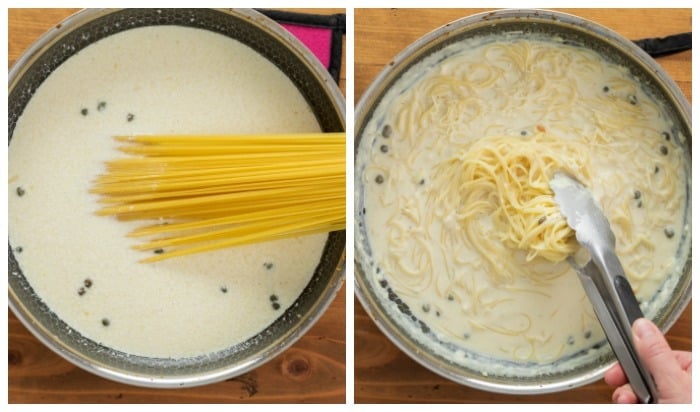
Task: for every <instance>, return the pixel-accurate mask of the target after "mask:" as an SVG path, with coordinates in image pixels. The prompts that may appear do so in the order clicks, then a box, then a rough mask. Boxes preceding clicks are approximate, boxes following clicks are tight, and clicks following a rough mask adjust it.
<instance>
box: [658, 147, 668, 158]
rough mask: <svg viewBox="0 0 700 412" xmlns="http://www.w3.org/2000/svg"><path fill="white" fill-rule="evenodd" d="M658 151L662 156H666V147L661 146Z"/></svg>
mask: <svg viewBox="0 0 700 412" xmlns="http://www.w3.org/2000/svg"><path fill="white" fill-rule="evenodd" d="M659 151H660V152H661V154H662V155H664V156H666V155H667V154H668V147H666V146H661V148H660V149H659Z"/></svg>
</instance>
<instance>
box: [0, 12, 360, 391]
mask: <svg viewBox="0 0 700 412" xmlns="http://www.w3.org/2000/svg"><path fill="white" fill-rule="evenodd" d="M76 11H77V9H9V10H8V20H9V21H8V26H9V28H8V57H9V62H8V68H9V67H12V65H13V64H14V62H15V61H16V60H17V59H18V58H19V56H20V55H21V54H22V53H23V52H24V50H26V48H27V47H29V45H31V44H32V43H33V42H34V41H35V40H36V39H37V38H38V37H39V36H40V35H42V34H43V33H44V32H46V31H47V30H49V29H51V28H52V27H54V26H55V25H56V24H58V23H59V22H60V21H61V20H63V19H64V18H65V17H67V16H69V15H70V14H72V13H74V12H76ZM293 11H294V10H293ZM296 11H303V12H306V13H318V14H333V13H344V12H345V10H344V9H304V10H296ZM343 54H345V53H343ZM340 86H341V90H342V91H343V92H344V91H345V66H344V65H343V67H342V69H341V82H340ZM345 290H346V289H345V287H343V288H342V289H341V290H340V291H339V292H338V295H337V297H336V298H335V300H334V301H333V302H332V303H331V305H330V307H329V308H328V310H327V311H326V313H325V314H324V315H323V316H322V317H321V319H319V321H318V322H317V323H316V324H315V325H314V326H313V327H312V328H311V330H310V331H309V332H308V333H306V334H305V335H304V336H303V337H302V338H301V339H300V340H299V341H298V342H297V343H296V344H294V345H293V346H292V347H291V348H289V349H288V350H287V351H285V352H284V353H282V354H280V355H279V356H277V357H276V358H274V359H272V360H270V361H269V362H267V363H266V364H264V365H262V366H261V367H259V368H257V369H255V370H253V371H251V372H248V373H245V374H243V375H241V376H239V377H236V378H232V379H229V380H227V381H224V382H220V383H216V384H211V385H207V386H203V387H196V388H188V389H178V390H165V389H150V388H139V387H134V386H129V385H124V384H121V383H116V382H112V381H109V380H106V379H103V378H100V377H98V376H96V375H93V374H91V373H88V372H86V371H84V370H82V369H79V368H77V367H75V366H73V365H72V364H71V363H69V362H67V361H65V360H64V359H63V358H61V357H59V356H58V355H56V354H55V353H53V352H52V351H51V350H49V349H48V348H47V347H46V346H44V345H43V344H42V343H40V342H39V341H38V340H37V339H36V338H35V337H34V336H33V335H32V334H31V333H29V331H28V330H27V329H26V328H25V327H24V325H22V323H21V322H20V321H19V320H18V319H17V318H16V317H15V316H14V315H13V314H12V313H11V311H8V313H9V314H8V402H9V403H162V404H172V403H344V402H345V398H346V395H345V394H346V392H345V389H346V368H345V352H346V348H345V321H346V312H345V302H346V292H345Z"/></svg>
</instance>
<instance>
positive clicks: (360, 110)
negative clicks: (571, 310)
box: [354, 10, 691, 394]
mask: <svg viewBox="0 0 700 412" xmlns="http://www.w3.org/2000/svg"><path fill="white" fill-rule="evenodd" d="M506 33H508V34H509V35H511V36H522V37H525V38H527V37H528V36H530V35H533V36H537V35H545V36H556V37H558V38H561V39H563V40H564V41H565V42H567V43H570V44H575V45H578V46H581V47H585V48H588V49H592V50H594V51H596V52H598V53H599V54H601V55H602V56H604V57H605V58H606V59H608V60H609V61H610V62H612V63H615V64H618V65H621V66H624V67H627V68H629V70H630V72H631V73H632V75H634V76H637V77H638V78H639V79H640V81H641V83H642V84H644V85H645V88H646V90H645V91H647V92H648V93H649V94H650V95H651V96H653V98H655V99H657V100H658V102H659V103H660V105H661V106H662V107H665V108H666V110H667V113H668V115H669V118H670V119H672V122H673V124H674V128H675V129H676V131H677V132H678V135H681V136H685V137H686V139H685V140H682V141H680V144H681V145H684V146H685V148H686V149H687V150H686V158H685V168H686V173H687V176H690V175H691V173H690V170H691V161H690V152H691V150H690V144H691V143H690V136H691V114H690V105H689V104H688V101H687V100H686V99H685V97H684V96H683V94H682V93H681V92H680V90H679V89H678V87H677V85H676V84H675V83H674V82H673V81H672V80H671V79H670V78H669V77H668V75H667V74H666V73H665V72H664V70H663V69H662V68H661V67H660V66H659V65H658V64H657V63H656V62H655V61H654V60H653V59H652V58H651V57H649V55H647V54H646V53H645V52H644V51H642V50H641V49H640V48H639V47H638V46H637V45H635V44H634V43H632V42H631V41H629V40H627V39H625V38H623V37H622V36H620V35H618V34H617V33H614V32H613V31H611V30H609V29H607V28H605V27H602V26H600V25H598V24H595V23H593V22H590V21H587V20H584V19H581V18H578V17H576V16H573V15H569V14H564V13H559V12H552V11H544V10H502V11H496V12H489V13H482V14H477V15H474V16H470V17H466V18H464V19H461V20H458V21H455V22H452V23H450V24H447V25H445V26H443V27H441V28H439V29H437V30H435V31H433V32H431V33H428V34H426V35H425V36H424V37H422V38H421V39H419V40H417V41H416V42H414V43H413V44H411V45H410V46H409V47H407V48H406V49H405V50H403V51H402V52H401V53H399V54H398V55H397V56H396V57H395V58H394V59H392V61H391V63H390V64H389V65H388V66H387V67H385V68H384V69H383V71H382V72H381V73H380V74H379V76H378V77H377V78H376V79H375V81H374V82H373V83H372V84H371V85H370V87H369V88H368V90H367V91H366V93H365V94H364V95H363V96H362V98H361V99H360V100H359V102H358V105H357V107H356V111H355V200H354V210H355V219H354V220H355V226H354V248H355V284H354V286H355V293H356V295H357V297H358V299H359V300H360V302H361V303H362V305H363V306H364V308H365V310H366V311H367V313H368V314H369V316H370V317H371V318H372V319H373V320H374V321H375V323H376V324H377V326H378V327H379V329H381V330H382V332H383V333H384V334H386V336H387V337H388V338H389V339H390V340H391V341H392V342H394V343H395V344H396V345H397V346H398V347H399V348H400V349H401V350H403V351H404V352H405V353H406V354H407V355H408V356H410V357H411V358H413V359H414V360H415V361H417V362H418V363H419V364H421V365H423V366H424V367H426V368H428V369H429V370H431V371H433V372H435V373H437V374H439V375H442V376H443V377H445V378H447V379H451V380H453V381H455V382H458V383H461V384H464V385H468V386H472V387H475V388H478V389H483V390H487V391H493V392H500V393H510V394H535V393H547V392H556V391H562V390H566V389H569V388H573V387H577V386H581V385H584V384H587V383H589V382H592V381H595V380H597V379H600V378H601V377H602V375H603V374H604V372H605V371H606V370H607V369H608V368H609V367H610V366H611V365H612V364H613V363H614V361H615V359H614V357H613V355H612V352H611V351H610V349H609V346H607V344H606V343H605V342H600V343H599V344H598V346H597V347H595V345H594V346H592V347H591V348H590V350H587V351H586V352H587V355H585V354H584V355H583V356H588V357H586V358H583V359H584V361H582V362H579V363H577V364H576V365H575V367H567V368H562V370H561V371H559V372H554V373H548V374H540V375H534V376H533V375H530V374H518V373H517V372H515V373H514V372H512V370H511V372H509V373H506V372H503V373H489V374H483V373H482V369H480V368H479V367H478V365H480V364H481V365H488V364H490V363H493V362H499V361H497V360H495V359H492V358H489V357H487V356H483V355H481V354H478V353H468V354H467V355H468V356H469V357H470V358H472V359H474V362H473V365H475V366H474V367H466V366H464V365H460V364H457V363H456V362H454V361H452V360H451V359H450V358H449V357H448V356H445V355H444V352H442V351H441V352H438V351H436V350H434V349H433V348H431V347H430V346H428V345H426V344H424V343H422V342H421V341H420V340H418V339H416V338H415V336H416V335H418V334H420V333H421V331H420V325H418V324H416V321H414V320H412V319H410V316H408V315H407V314H405V313H403V311H402V310H401V308H400V307H399V308H397V306H399V305H400V300H399V301H398V303H397V300H396V299H392V297H391V296H388V295H387V294H388V293H390V292H388V291H387V290H388V289H390V288H388V287H381V286H376V285H377V281H376V279H375V280H374V281H373V277H374V270H373V269H372V270H371V268H372V259H373V257H372V249H371V245H370V242H369V241H368V238H367V231H366V227H367V224H366V221H365V218H364V214H363V213H362V211H363V208H364V187H363V185H364V183H363V180H362V175H363V171H364V168H365V164H363V163H362V162H361V161H359V160H358V159H361V158H362V157H363V156H361V155H362V153H361V150H363V149H362V148H361V147H362V146H361V144H360V142H361V140H362V138H363V134H364V130H365V128H366V127H367V124H368V122H370V119H371V118H372V115H373V112H374V110H376V108H377V106H378V105H379V104H380V103H381V102H382V99H383V97H384V95H385V94H386V93H387V92H388V91H389V90H390V89H391V87H392V86H393V85H394V84H395V83H396V82H397V81H398V79H399V78H400V77H401V76H402V74H404V73H406V71H407V70H409V69H410V68H411V67H413V66H414V65H417V64H419V63H420V62H421V61H422V59H424V58H426V57H427V56H429V55H431V54H432V53H434V52H436V51H438V50H440V49H442V48H444V47H446V46H449V45H452V44H454V43H457V42H460V41H463V40H467V39H470V38H473V37H478V36H482V35H492V34H497V35H505V34H506ZM686 190H687V193H688V194H689V195H688V201H687V203H686V204H685V205H683V207H684V211H683V213H684V216H685V222H686V224H687V225H688V226H687V227H690V219H691V205H690V198H691V196H690V191H691V186H690V178H689V179H688V181H687V182H686ZM682 242H683V244H682V247H681V248H680V249H679V252H678V255H677V259H678V261H679V262H680V263H681V267H682V270H681V275H680V276H679V277H678V278H676V279H670V280H668V281H667V284H665V285H664V288H665V289H666V290H670V291H671V292H670V293H669V294H668V297H667V298H659V299H663V301H662V302H660V304H659V306H660V307H661V308H660V310H659V311H658V314H657V316H656V317H655V318H654V321H655V322H656V323H657V324H658V325H660V327H661V329H662V330H664V331H667V330H668V329H669V328H670V326H671V325H672V324H673V323H674V322H675V321H676V319H677V318H678V317H679V316H680V314H681V313H682V311H683V309H684V308H685V307H686V306H687V304H688V302H689V301H690V298H691V292H690V291H691V272H690V266H691V255H690V249H691V248H690V243H691V239H690V231H689V230H688V231H687V235H685V238H684V239H683V241H682ZM389 286H390V285H389ZM399 320H400V321H399ZM459 349H460V350H462V349H464V348H459ZM511 366H512V367H513V369H517V368H527V367H528V366H527V365H522V364H520V365H515V364H511ZM503 368H504V369H508V368H509V365H508V364H504V366H503ZM487 370H488V368H487Z"/></svg>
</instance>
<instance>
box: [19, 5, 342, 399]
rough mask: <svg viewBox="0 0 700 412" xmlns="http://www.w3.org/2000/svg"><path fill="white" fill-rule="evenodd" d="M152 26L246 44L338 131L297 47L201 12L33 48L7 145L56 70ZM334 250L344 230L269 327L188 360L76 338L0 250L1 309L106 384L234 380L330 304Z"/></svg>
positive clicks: (248, 18) (332, 104) (129, 17)
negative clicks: (4, 285)
mask: <svg viewBox="0 0 700 412" xmlns="http://www.w3.org/2000/svg"><path fill="white" fill-rule="evenodd" d="M153 25H180V26H187V27H194V28H200V29H204V30H208V31H212V32H216V33H219V34H222V35H225V36H227V37H230V38H233V39H235V40H238V41H240V42H241V43H243V44H245V45H248V46H249V47H251V48H252V49H254V50H255V51H257V52H258V53H260V54H261V55H262V56H264V57H265V58H266V59H268V60H269V61H271V62H272V63H273V64H274V65H275V66H276V67H278V68H279V69H280V70H281V71H282V72H283V73H285V74H286V75H287V76H288V77H289V79H291V81H292V82H293V83H294V85H296V87H297V88H298V89H299V91H300V92H301V93H302V95H303V96H304V98H305V99H306V101H307V102H308V104H309V105H310V106H311V108H312V110H313V112H314V114H315V116H316V119H317V121H318V123H319V125H320V127H321V129H322V130H323V131H326V132H338V131H344V129H345V119H344V108H343V107H342V101H341V99H342V96H340V92H339V91H338V90H337V88H336V85H335V84H334V83H333V82H332V79H331V78H330V76H326V75H327V73H323V72H322V68H321V66H320V65H316V66H314V64H315V63H314V64H310V62H313V60H312V59H311V58H310V56H311V57H312V55H311V54H310V52H308V51H307V50H305V49H303V46H300V43H290V39H291V36H289V35H288V34H286V32H284V31H283V29H281V28H279V27H275V26H276V23H274V22H273V21H272V20H269V19H268V18H267V17H265V16H263V15H261V14H259V13H256V12H252V11H232V10H211V9H158V10H156V9H125V10H86V11H83V12H81V13H78V14H77V15H74V16H72V17H71V18H69V19H68V20H66V21H65V22H63V23H61V24H60V25H59V26H57V28H56V29H54V30H53V31H52V32H50V33H49V34H50V35H49V34H47V35H45V37H44V38H42V39H40V40H39V42H38V45H35V46H34V49H33V53H29V54H26V55H25V56H23V58H22V59H20V60H19V61H18V63H17V64H16V67H14V68H13V70H12V71H11V75H10V87H9V96H8V106H9V107H8V117H9V119H8V136H9V140H10V141H11V139H12V135H13V130H14V128H15V125H16V123H17V120H18V118H19V117H20V116H21V114H22V112H23V110H24V108H25V106H26V105H27V104H28V102H29V101H30V99H31V98H32V95H33V92H34V91H35V90H36V89H37V88H38V87H39V86H40V85H41V84H42V82H43V81H44V80H45V79H46V78H47V77H48V76H49V75H50V74H51V73H52V72H53V71H54V70H55V69H56V68H57V67H59V66H60V65H61V64H62V63H63V62H65V61H66V60H68V59H69V58H71V56H73V55H74V54H75V53H78V52H79V51H80V50H82V49H83V48H85V47H87V46H89V45H90V44H92V43H93V42H96V41H97V40H100V39H102V38H105V37H107V36H110V35H113V34H115V33H119V32H121V31H125V30H129V29H132V28H137V27H144V26H153ZM293 41H294V42H296V40H293ZM319 68H320V69H319ZM321 73H323V74H321ZM331 83H332V84H331ZM344 250H345V231H338V232H333V233H330V235H329V238H328V240H327V242H326V244H325V247H324V250H323V254H322V257H321V260H320V262H319V263H318V265H317V267H316V269H315V272H314V274H313V276H312V278H311V281H310V282H309V284H308V285H307V286H306V287H305V289H304V290H303V292H302V293H301V295H300V296H299V297H298V298H297V299H296V301H295V302H294V303H293V304H292V305H291V306H290V308H289V309H288V310H287V311H285V312H284V313H283V314H282V315H281V316H279V317H278V318H277V320H276V321H275V322H274V323H272V324H271V325H269V326H268V327H267V328H265V329H264V330H263V331H262V332H261V333H260V334H258V335H257V336H254V337H252V338H250V339H248V340H246V341H245V342H242V343H240V344H237V345H234V346H231V347H229V348H227V349H225V350H222V351H219V352H216V353H210V354H206V355H201V356H196V357H191V358H179V359H170V358H151V357H144V356H135V355H131V354H128V353H123V352H120V351H117V350H114V349H111V348H109V347H106V346H103V345H101V344H99V343H97V342H94V341H92V340H90V339H88V338H86V337H84V336H82V335H81V334H80V333H79V332H77V331H76V330H75V329H73V328H72V327H71V326H70V325H68V324H66V323H65V322H64V321H62V320H61V319H60V318H58V317H57V316H56V315H55V314H54V313H53V312H52V311H51V309H50V308H49V307H47V306H46V304H45V303H44V302H43V301H42V299H41V297H40V296H37V295H36V294H35V293H34V291H33V289H32V287H31V285H30V284H29V283H28V282H27V280H26V279H25V277H24V275H23V273H22V268H21V267H20V265H19V264H18V262H17V259H16V258H15V251H14V249H13V246H12V245H11V244H8V281H9V291H10V306H11V308H12V309H13V310H14V311H15V313H16V314H17V316H18V317H19V318H20V319H21V320H22V321H23V322H24V324H25V325H27V326H28V327H29V328H30V330H32V332H33V333H35V335H37V337H39V338H40V339H41V340H42V341H44V343H46V344H47V345H48V346H49V347H51V348H52V349H53V350H55V351H57V352H58V353H59V354H61V355H62V356H64V357H66V358H67V359H69V360H71V361H73V362H74V363H76V364H78V366H82V367H84V368H86V369H89V370H92V371H93V372H97V373H98V374H101V375H104V376H107V377H110V378H112V379H116V380H121V381H124V382H127V383H135V384H140V385H145V386H185V385H187V386H189V385H196V384H203V383H207V382H209V381H213V380H220V379H223V378H225V377H230V376H233V375H237V374H240V373H243V372H245V371H246V370H248V369H251V368H252V367H255V366H257V365H259V363H260V361H264V360H267V359H268V358H269V357H271V356H273V355H275V354H276V353H278V352H279V351H280V350H281V349H283V348H286V347H288V346H289V345H291V344H292V343H293V342H294V341H296V340H297V339H298V338H299V337H301V333H303V332H304V331H305V330H306V329H308V328H309V327H310V326H311V325H312V324H313V322H314V321H315V320H316V319H317V317H318V316H320V314H321V312H322V311H323V310H324V309H325V307H326V306H327V305H328V304H330V301H331V300H332V299H333V297H334V296H335V293H336V292H337V290H338V288H339V287H340V285H341V284H342V281H343V275H344V272H343V264H344ZM66 258H67V259H70V257H66ZM232 263H234V264H235V262H232Z"/></svg>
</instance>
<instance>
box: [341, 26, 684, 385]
mask: <svg viewBox="0 0 700 412" xmlns="http://www.w3.org/2000/svg"><path fill="white" fill-rule="evenodd" d="M672 126H673V125H672V124H671V122H670V120H669V119H668V118H667V117H666V116H665V115H664V112H663V110H662V108H660V107H659V106H658V105H657V103H656V102H655V101H654V100H652V99H651V98H650V97H649V96H648V95H647V94H646V93H645V91H644V90H643V88H642V87H641V85H640V84H639V82H638V81H637V80H635V79H634V78H633V77H632V76H631V75H630V74H629V72H628V71H627V70H626V69H624V68H621V67H619V66H616V65H613V64H611V63H609V62H607V61H605V60H604V59H602V58H601V57H600V56H599V55H597V54H596V53H594V52H591V51H587V50H584V49H582V48H579V47H575V46H569V45H565V44H562V43H561V42H560V41H557V40H554V41H551V39H548V40H545V39H532V40H521V39H512V40H505V41H503V40H502V37H499V38H496V37H493V38H488V37H487V38H481V39H470V40H465V41H462V42H459V43H456V44H452V45H450V46H447V47H445V48H444V49H442V50H440V51H437V52H435V53H434V54H433V55H430V56H428V57H426V58H425V59H423V60H422V61H421V62H419V63H417V64H416V65H415V66H413V67H411V68H410V69H409V70H407V72H406V73H404V74H403V75H402V76H401V77H400V78H399V79H398V80H397V81H396V83H394V84H393V85H392V86H391V87H390V88H389V90H388V91H387V93H386V94H385V95H384V96H383V97H382V99H381V101H380V103H379V104H378V106H377V107H376V109H375V110H374V111H373V113H372V116H371V118H370V120H369V122H368V123H367V125H366V127H365V128H364V130H363V134H362V136H361V139H362V140H361V142H360V146H359V148H358V150H357V153H358V155H357V159H356V173H359V175H358V177H357V178H356V196H359V198H358V199H357V201H358V202H359V204H360V205H361V211H360V213H361V215H362V216H361V217H362V219H361V221H362V222H361V223H362V226H361V227H360V228H358V227H357V226H356V230H355V236H356V238H357V237H358V236H359V237H360V242H357V240H356V245H358V244H364V245H366V246H365V247H364V248H361V247H356V255H357V256H358V258H357V259H358V261H360V262H362V264H364V265H365V266H364V272H365V273H366V275H367V276H368V277H369V284H370V287H372V288H374V289H375V292H376V294H377V295H378V296H380V297H381V299H380V302H379V304H380V305H381V306H382V307H383V308H384V309H385V310H386V311H387V312H388V313H389V316H390V317H391V318H392V319H393V321H395V322H397V324H399V325H401V327H402V328H404V329H406V330H408V331H409V332H410V333H411V334H412V339H416V340H417V341H419V342H421V343H422V344H424V345H425V346H427V347H428V348H430V349H431V350H432V351H434V352H436V353H438V354H441V355H442V356H444V357H445V358H447V359H449V360H450V362H455V363H457V364H465V365H470V364H471V360H470V358H474V357H485V358H487V359H495V360H501V361H503V362H505V363H499V362H493V363H488V366H485V365H486V363H481V364H480V366H479V367H480V368H482V369H481V370H482V373H484V374H489V373H497V374H519V373H522V374H532V375H536V374H541V373H543V372H552V371H553V369H551V368H550V369H547V368H545V366H546V365H554V364H555V363H556V362H557V361H559V360H561V359H564V358H567V357H573V356H574V355H576V354H577V353H582V351H587V350H588V352H589V353H588V355H589V356H595V355H594V354H592V352H594V351H590V350H589V349H591V348H599V347H601V342H604V341H605V336H604V334H603V332H602V329H601V327H600V325H599V323H598V321H597V319H596V317H595V314H594V313H593V310H592V308H591V305H590V303H589V302H588V299H587V297H586V295H585V293H584V291H583V288H582V287H581V285H580V282H579V280H578V278H577V275H576V274H575V272H574V271H573V270H572V269H571V268H570V267H569V266H568V264H567V263H566V261H563V262H560V263H552V262H550V261H547V260H545V259H542V258H535V259H533V260H530V261H528V260H526V258H525V253H524V252H523V251H522V250H519V249H515V248H510V247H508V245H506V244H504V243H503V242H501V241H500V238H499V232H498V231H497V230H496V229H495V228H494V224H493V221H492V216H489V215H482V216H479V217H477V218H476V219H478V221H476V222H470V224H472V223H473V224H474V225H475V227H477V228H478V229H479V231H480V232H479V235H480V238H479V239H478V240H477V241H474V239H472V238H470V237H469V236H466V235H465V226H464V225H463V222H462V220H460V219H461V217H460V216H459V213H458V212H459V211H458V210H457V209H455V210H448V209H447V208H441V205H443V204H445V203H449V202H445V201H444V200H445V199H452V198H454V202H453V203H454V204H455V205H458V204H459V199H458V197H459V187H458V186H455V183H454V182H452V181H450V179H449V178H446V177H445V175H446V173H445V171H446V170H447V169H445V164H447V162H449V161H451V160H453V159H455V158H458V157H459V155H460V153H463V152H465V151H468V150H469V149H470V148H471V146H472V145H473V144H474V143H475V142H477V141H479V140H480V139H483V138H487V137H492V136H507V137H513V138H522V139H529V138H531V137H532V136H534V135H537V134H547V135H548V136H554V137H556V138H557V139H562V141H565V142H571V143H574V144H582V145H584V147H588V150H589V151H588V152H586V153H585V156H583V155H584V153H580V154H581V155H582V156H583V157H581V159H583V160H582V161H583V162H585V166H586V168H587V170H589V171H590V178H589V182H588V183H589V188H590V190H591V191H592V192H593V194H594V197H595V198H596V200H597V201H598V203H599V204H600V205H601V207H602V209H603V211H604V213H605V214H606V216H607V217H608V219H609V220H610V222H611V226H612V230H613V232H614V233H615V236H616V238H617V244H616V246H617V253H618V255H619V257H620V259H621V261H622V263H623V266H624V268H625V270H626V273H627V276H628V278H629V280H630V283H631V284H632V286H633V289H634V291H635V293H636V295H637V297H638V299H639V300H640V301H642V308H643V310H644V311H645V313H646V315H647V316H649V317H653V316H655V315H656V314H657V311H658V310H659V308H660V307H661V306H662V305H663V302H664V301H665V300H666V299H668V296H667V294H668V291H667V290H665V289H664V286H663V285H666V284H671V285H673V284H675V283H674V282H666V283H664V282H665V281H667V280H668V279H670V278H675V279H677V278H678V276H679V275H680V272H681V270H682V265H683V264H684V263H685V262H679V261H678V260H679V259H677V253H678V255H680V256H687V253H684V250H681V249H683V248H685V250H687V247H688V246H687V244H681V238H683V237H684V236H683V235H684V234H687V232H688V231H689V226H688V225H687V224H686V223H687V222H685V221H684V218H685V216H684V213H685V212H686V211H685V210H684V207H685V204H686V200H687V196H688V193H686V191H685V184H686V181H687V179H689V176H686V173H685V169H684V166H685V165H684V157H683V149H682V148H681V147H680V146H679V145H678V144H677V143H676V142H677V141H680V142H684V140H685V136H681V135H679V134H678V133H677V132H674V131H673V130H672V129H673V127H672ZM674 134H675V136H674ZM581 159H579V160H581ZM447 172H451V170H447ZM441 202H442V203H441ZM688 213H689V212H688ZM363 242H364V243H363ZM685 243H687V242H685ZM358 249H359V250H358ZM579 257H580V256H579ZM485 258H489V259H490V260H489V261H488V262H487V259H485ZM491 261H493V262H491ZM489 262H490V263H489ZM526 273H528V274H535V275H537V276H531V275H526ZM504 274H508V275H513V276H504ZM505 364H510V365H511V366H512V365H530V366H531V365H544V366H542V367H541V368H532V367H530V368H529V369H528V368H524V369H522V370H521V371H519V372H515V371H514V370H510V369H507V368H506V369H503V368H502V365H505ZM569 366H571V367H573V364H572V365H569Z"/></svg>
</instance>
